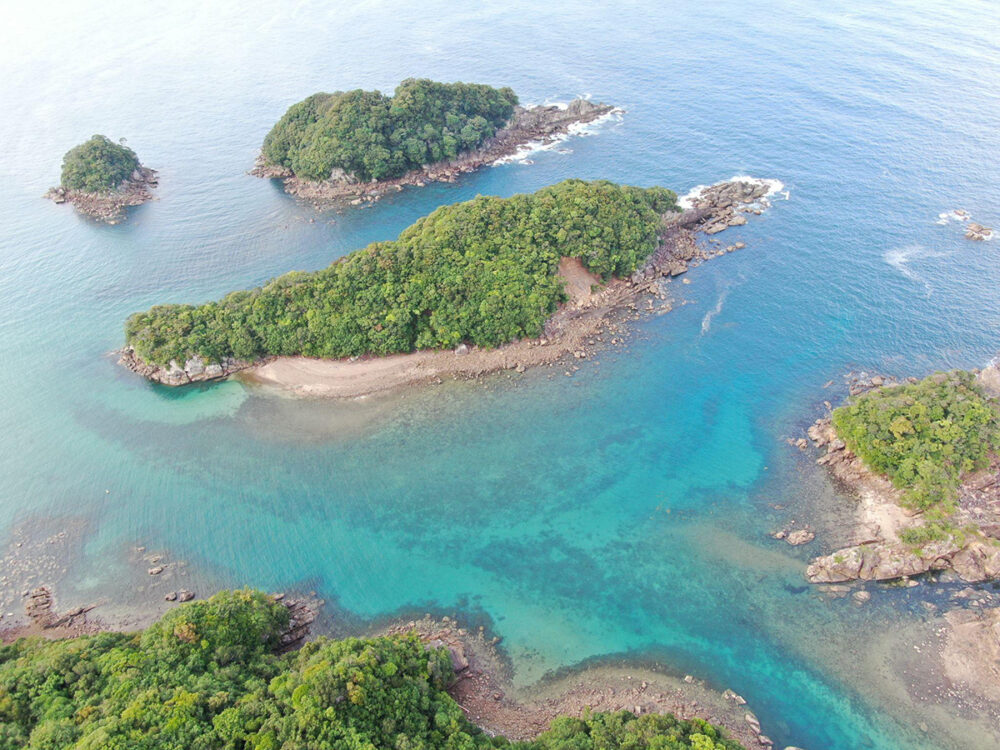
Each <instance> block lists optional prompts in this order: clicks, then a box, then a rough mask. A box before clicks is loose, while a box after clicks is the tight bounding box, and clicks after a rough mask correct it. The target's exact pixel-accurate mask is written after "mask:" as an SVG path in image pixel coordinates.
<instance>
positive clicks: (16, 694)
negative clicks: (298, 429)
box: [0, 590, 743, 750]
mask: <svg viewBox="0 0 1000 750" xmlns="http://www.w3.org/2000/svg"><path fill="white" fill-rule="evenodd" d="M289 626H290V614H289V608H288V607H286V606H284V605H283V603H282V602H279V601H276V597H272V596H269V595H267V594H264V593H261V592H255V591H250V590H243V591H223V592H220V593H218V594H216V595H215V596H213V597H212V598H211V599H209V600H207V601H204V602H192V603H188V604H184V605H180V606H178V607H176V608H175V609H172V610H171V611H169V612H168V613H167V614H165V615H164V616H163V617H162V618H161V619H160V620H159V621H157V622H156V623H154V624H153V625H151V626H150V627H149V628H147V629H146V630H144V631H141V632H136V633H118V632H101V633H96V634H92V635H83V636H79V637H75V638H68V639H62V640H53V641H49V640H44V639H41V638H37V637H36V638H22V639H20V640H17V641H15V642H14V643H12V644H10V645H6V646H3V647H0V747H2V748H33V749H35V750H60V749H62V748H70V747H74V748H81V749H82V748H121V749H122V750H125V749H126V748H127V749H128V750H142V749H143V748H148V749H149V750H153V749H155V750H170V749H176V750H213V749H218V750H236V749H243V750H278V749H279V748H284V749H285V750H290V749H291V748H302V749H303V750H304V749H305V748H310V750H327V749H329V750H348V749H350V748H354V749H356V750H374V748H396V749H397V750H439V749H444V750H447V749H451V750H479V749H485V748H512V749H513V750H570V749H572V750H614V749H616V748H622V749H624V748H628V750H646V749H647V748H648V749H649V750H654V749H655V750H742V748H743V745H741V744H740V743H739V742H737V741H736V740H734V739H730V738H729V737H728V736H727V734H726V733H725V732H724V730H722V729H721V728H719V727H718V726H714V725H712V724H710V723H708V722H706V721H703V720H701V719H690V720H684V719H679V718H676V717H675V716H673V715H670V714H660V713H648V714H643V715H641V716H636V715H635V714H634V713H633V712H630V711H619V712H616V713H599V712H598V713H591V712H589V711H585V712H584V713H583V715H582V716H579V717H578V716H565V717H561V718H556V719H555V720H554V721H553V722H552V725H551V728H549V729H548V731H545V732H543V733H542V734H540V735H539V736H537V737H534V738H531V739H525V740H513V741H512V740H508V739H506V738H505V737H503V736H500V735H492V734H489V733H487V732H484V731H483V730H481V729H480V728H479V727H477V726H476V725H475V724H474V723H472V722H471V721H470V720H469V718H468V717H467V716H466V714H465V711H464V710H463V707H462V706H460V705H459V704H458V703H457V702H456V701H455V700H454V699H453V698H452V697H451V696H450V695H449V694H448V692H447V690H448V688H449V687H450V686H451V685H452V684H453V683H454V682H455V670H456V669H460V670H461V669H467V665H462V664H458V665H457V664H456V663H455V659H456V655H455V654H454V653H453V652H452V651H450V650H449V648H448V647H445V646H444V645H442V644H441V643H440V642H435V641H431V642H429V643H428V642H425V641H424V640H422V639H421V637H420V636H419V634H418V633H417V632H416V631H414V630H412V629H411V630H408V631H407V632H405V633H399V634H395V635H389V636H384V637H373V638H347V639H343V640H333V639H329V638H324V637H321V638H318V639H316V640H313V641H310V642H307V643H306V644H305V645H303V646H302V648H301V649H299V650H297V651H291V652H286V653H282V634H283V633H285V632H286V631H287V630H288V628H289Z"/></svg>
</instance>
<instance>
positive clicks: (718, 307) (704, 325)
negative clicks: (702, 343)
mask: <svg viewBox="0 0 1000 750" xmlns="http://www.w3.org/2000/svg"><path fill="white" fill-rule="evenodd" d="M728 296H729V289H728V288H727V289H723V290H722V294H720V295H719V299H718V300H717V301H716V303H715V307H713V308H712V309H711V310H709V311H708V312H707V313H705V317H704V318H702V319H701V335H702V336H704V335H705V334H707V333H708V331H709V330H710V329H711V327H712V318H714V317H715V316H716V315H718V314H719V313H720V312H722V306H723V305H724V304H726V297H728Z"/></svg>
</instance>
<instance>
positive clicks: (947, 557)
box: [799, 364, 1000, 583]
mask: <svg viewBox="0 0 1000 750" xmlns="http://www.w3.org/2000/svg"><path fill="white" fill-rule="evenodd" d="M977 379H978V381H979V383H980V385H981V386H982V387H983V388H984V389H986V390H987V391H992V392H994V393H1000V390H995V389H996V388H997V383H998V382H1000V370H998V366H997V365H996V364H994V365H991V366H989V367H987V368H985V369H984V370H982V371H981V372H979V373H977ZM895 384H896V381H894V380H893V379H891V378H886V377H883V376H874V377H871V378H868V379H866V380H865V381H864V382H860V383H855V384H854V385H853V386H852V388H851V391H852V395H856V394H858V393H863V392H864V391H865V390H870V389H873V388H884V387H891V386H893V385H895ZM808 435H809V439H810V441H811V442H812V444H813V445H814V446H816V447H817V448H820V449H823V451H824V452H823V455H821V456H820V457H819V459H818V460H817V463H819V464H820V465H822V466H825V467H826V468H827V470H828V471H829V472H830V474H831V475H832V476H833V477H834V478H835V479H836V480H837V481H838V482H840V483H841V484H843V485H844V486H845V487H846V488H847V489H848V490H850V491H851V492H852V494H854V495H855V496H856V497H857V498H858V499H859V503H858V507H857V511H856V517H855V519H854V524H853V536H854V540H853V542H852V544H851V545H849V546H847V547H844V548H842V549H838V550H836V551H834V552H832V553H831V554H828V555H824V556H821V557H817V558H815V559H814V560H812V562H811V563H810V564H809V566H808V568H807V569H806V577H807V578H808V579H809V581H811V582H812V583H844V582H847V581H857V580H860V581H893V580H903V579H906V580H908V579H910V578H911V577H913V576H920V575H922V574H924V573H928V572H930V571H948V570H950V571H952V572H953V573H954V575H956V576H957V577H958V578H960V579H961V580H962V581H965V582H967V583H977V582H982V581H989V580H993V579H996V578H998V577H1000V458H998V457H994V458H993V461H992V462H991V465H990V467H989V468H988V469H986V470H984V471H980V472H977V473H976V474H974V475H972V476H970V477H968V478H966V479H965V481H964V482H963V483H962V485H961V487H960V489H959V492H958V501H957V506H958V508H957V511H956V512H955V514H954V517H953V524H954V525H955V526H956V527H957V528H959V529H961V530H962V533H961V534H960V535H959V536H958V538H956V537H954V536H951V537H949V538H947V539H946V540H940V541H931V542H928V543H926V544H923V545H915V544H907V543H906V542H905V541H904V537H905V532H906V531H908V530H913V529H919V528H920V527H921V526H923V525H924V523H925V521H924V519H923V516H922V514H920V513H917V512H914V511H911V510H909V509H907V508H904V507H903V506H902V504H901V503H900V492H899V490H897V489H896V488H895V487H893V485H892V484H891V483H890V482H889V481H888V479H886V478H885V477H883V476H880V475H878V474H875V473H874V472H872V471H871V470H869V469H868V468H867V467H866V466H865V465H864V463H863V462H862V460H861V459H860V458H858V456H856V455H855V454H854V453H852V452H851V451H850V450H849V449H848V448H847V446H846V445H845V444H844V442H843V441H842V440H840V439H839V438H838V437H837V435H836V433H835V432H834V429H833V426H832V424H831V422H830V417H829V416H826V417H823V418H821V419H819V420H817V421H816V422H815V423H814V424H813V425H812V426H811V427H810V428H809V430H808ZM801 443H805V441H804V440H802V441H801ZM799 447H800V448H803V447H804V446H803V445H801V444H800V445H799ZM914 583H915V582H914Z"/></svg>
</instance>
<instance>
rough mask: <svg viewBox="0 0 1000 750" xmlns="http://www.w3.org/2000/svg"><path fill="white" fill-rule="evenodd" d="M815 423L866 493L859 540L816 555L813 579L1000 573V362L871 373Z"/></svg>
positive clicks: (852, 482)
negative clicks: (903, 373) (978, 367)
mask: <svg viewBox="0 0 1000 750" xmlns="http://www.w3.org/2000/svg"><path fill="white" fill-rule="evenodd" d="M855 390H856V395H855V396H854V397H852V399H851V400H850V401H849V402H848V403H847V404H845V405H844V406H841V407H839V408H837V409H834V411H833V413H832V415H831V417H829V418H825V419H821V420H819V421H818V422H817V423H816V424H815V425H813V427H811V428H810V430H809V436H810V438H812V440H813V442H814V443H815V444H816V445H818V446H821V447H824V448H825V449H826V453H825V454H824V455H823V456H822V457H821V458H820V459H819V461H820V463H821V464H824V465H826V466H828V467H829V468H830V470H831V471H832V473H833V474H834V476H835V477H836V478H838V479H839V480H841V481H843V482H845V483H846V484H847V485H848V486H849V487H850V488H852V489H853V490H855V491H856V493H857V494H858V495H859V497H860V499H861V503H860V506H859V513H858V528H857V532H856V536H857V537H858V541H857V543H856V544H854V545H852V546H850V547H847V548H844V549H840V550H838V551H836V552H834V553H833V554H830V555H827V556H824V557H820V558H817V559H815V560H813V562H812V564H811V565H810V566H809V569H808V577H809V579H810V580H811V581H813V582H816V583H837V582H843V581H850V580H855V579H861V580H892V579H899V578H906V577H909V576H915V575H919V574H922V573H925V572H927V571H931V570H946V569H951V570H953V571H954V572H955V574H957V575H958V577H960V578H961V579H962V580H964V581H968V582H977V581H985V580H990V579H994V578H997V577H998V576H1000V541H998V540H1000V483H998V477H1000V461H998V456H997V453H998V451H1000V402H998V397H1000V370H998V368H997V365H995V364H994V365H991V366H990V367H987V368H986V369H984V370H983V371H981V372H978V371H977V372H967V371H952V372H940V373H935V374H933V375H930V376H928V377H927V378H924V379H923V380H919V381H918V380H916V379H915V378H913V379H911V380H910V381H908V382H904V383H896V382H893V381H892V380H891V379H887V378H884V377H882V376H874V377H873V378H871V379H869V380H868V381H866V382H865V383H863V384H860V385H858V386H857V387H856V388H855Z"/></svg>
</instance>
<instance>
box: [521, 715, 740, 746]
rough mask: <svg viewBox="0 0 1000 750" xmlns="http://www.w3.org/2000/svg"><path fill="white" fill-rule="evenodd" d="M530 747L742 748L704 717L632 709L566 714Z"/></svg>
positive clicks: (553, 723) (530, 744) (554, 722)
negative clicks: (639, 712)
mask: <svg viewBox="0 0 1000 750" xmlns="http://www.w3.org/2000/svg"><path fill="white" fill-rule="evenodd" d="M528 747H529V748H530V750H613V749H617V748H621V749H622V750H624V749H625V748H628V750H688V749H690V750H742V745H740V744H739V743H738V742H736V741H735V740H731V739H728V738H726V737H725V735H724V734H723V732H722V730H720V729H719V728H718V727H716V726H714V725H712V724H709V723H708V722H706V721H702V720H701V719H692V720H691V721H685V720H683V719H678V718H677V717H675V716H672V715H671V714H644V715H643V716H638V717H637V716H635V715H634V714H632V713H629V712H628V711H619V712H618V713H615V714H593V715H587V716H584V717H583V718H581V719H575V718H570V717H568V716H563V717H560V718H558V719H556V720H555V721H553V722H552V726H551V728H550V729H549V731H547V732H545V733H544V734H542V735H540V736H539V737H538V739H537V740H535V741H534V742H532V743H529V745H528Z"/></svg>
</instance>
